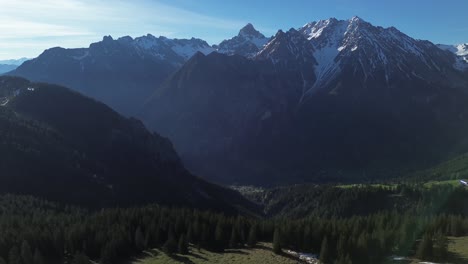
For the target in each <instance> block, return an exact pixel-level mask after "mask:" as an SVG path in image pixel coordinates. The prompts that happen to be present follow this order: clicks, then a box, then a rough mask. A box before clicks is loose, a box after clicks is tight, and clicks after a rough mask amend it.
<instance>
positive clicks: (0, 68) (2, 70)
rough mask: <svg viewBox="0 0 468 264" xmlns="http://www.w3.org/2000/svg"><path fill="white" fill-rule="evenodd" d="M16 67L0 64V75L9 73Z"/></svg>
mask: <svg viewBox="0 0 468 264" xmlns="http://www.w3.org/2000/svg"><path fill="white" fill-rule="evenodd" d="M17 67H18V66H16V65H11V64H0V74H3V73H6V72H10V71H12V70H14V69H16V68H17Z"/></svg>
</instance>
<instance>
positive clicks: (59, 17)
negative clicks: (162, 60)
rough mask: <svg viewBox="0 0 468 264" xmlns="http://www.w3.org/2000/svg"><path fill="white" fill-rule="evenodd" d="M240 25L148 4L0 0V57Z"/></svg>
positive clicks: (138, 0) (137, 0) (120, 0)
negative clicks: (104, 39)
mask: <svg viewBox="0 0 468 264" xmlns="http://www.w3.org/2000/svg"><path fill="white" fill-rule="evenodd" d="M243 24H244V22H243V21H234V20H227V19H223V18H218V17H213V16H208V15H204V14H199V13H196V12H192V11H189V10H184V9H181V8H178V7H174V6H170V5H167V4H163V3H161V2H158V1H149V0H148V1H147V0H135V1H123V0H113V1H112V0H15V1H11V0H0V43H1V44H0V56H1V57H0V59H1V58H5V57H7V58H10V57H12V58H13V57H22V56H36V55H38V54H39V53H40V52H41V51H42V49H43V48H44V46H45V45H48V47H52V46H64V45H72V46H73V45H76V46H85V45H87V44H89V42H87V43H86V41H89V40H90V39H100V38H101V37H102V36H103V35H109V34H110V35H112V36H117V37H118V36H123V35H131V36H139V35H143V34H146V33H152V34H155V35H166V36H171V37H192V36H187V34H188V33H187V32H190V30H189V29H190V28H199V29H200V28H202V29H206V30H207V31H208V30H210V29H214V30H226V31H232V30H237V29H239V28H240V27H241V26H243ZM70 37H73V39H71V38H70ZM40 38H42V39H41V41H39V40H38V39H40ZM44 39H46V40H44ZM26 40H27V42H28V43H24V44H23V45H19V46H24V47H29V48H28V49H25V50H24V52H23V53H21V54H19V53H18V52H21V50H19V46H18V44H19V43H21V42H25V41H26ZM35 44H37V45H36V46H37V48H34V47H35ZM9 50H10V51H11V52H9ZM9 53H10V54H11V55H8V54H9Z"/></svg>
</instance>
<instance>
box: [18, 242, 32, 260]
mask: <svg viewBox="0 0 468 264" xmlns="http://www.w3.org/2000/svg"><path fill="white" fill-rule="evenodd" d="M21 260H22V261H23V263H33V262H34V261H33V252H32V250H31V247H30V246H29V243H28V241H23V243H22V244H21Z"/></svg>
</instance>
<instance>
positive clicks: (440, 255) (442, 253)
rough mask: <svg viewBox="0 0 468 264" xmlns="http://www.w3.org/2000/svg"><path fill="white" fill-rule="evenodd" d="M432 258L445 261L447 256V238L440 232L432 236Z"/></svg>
mask: <svg viewBox="0 0 468 264" xmlns="http://www.w3.org/2000/svg"><path fill="white" fill-rule="evenodd" d="M433 254H434V259H435V260H437V261H445V260H446V259H447V256H448V240H447V237H446V236H445V235H443V234H442V233H437V234H436V235H435V236H434V247H433Z"/></svg>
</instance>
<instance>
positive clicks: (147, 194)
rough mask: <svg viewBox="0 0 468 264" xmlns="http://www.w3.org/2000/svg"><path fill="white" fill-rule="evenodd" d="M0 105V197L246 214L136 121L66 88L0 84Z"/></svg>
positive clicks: (0, 80) (233, 195)
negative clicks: (16, 195) (168, 206)
mask: <svg viewBox="0 0 468 264" xmlns="http://www.w3.org/2000/svg"><path fill="white" fill-rule="evenodd" d="M0 105H1V106H0V153H1V154H2V155H1V157H2V158H1V159H0V171H1V173H0V192H2V193H3V192H9V193H19V194H28V195H34V196H38V197H43V198H47V199H51V200H55V201H61V202H66V203H71V204H78V205H85V206H89V207H93V208H101V207H105V206H132V205H140V204H146V203H159V204H165V205H176V206H187V207H193V208H202V209H213V210H222V211H223V212H230V213H235V212H238V211H239V210H250V209H253V208H254V207H251V206H252V205H251V204H250V203H249V202H247V201H246V200H245V199H244V198H242V197H241V196H240V194H238V193H237V192H234V191H231V190H228V189H225V188H222V187H219V186H216V185H214V184H211V183H208V182H205V181H204V180H202V179H200V178H198V177H196V176H194V175H192V174H191V173H190V172H188V171H187V170H186V169H185V168H184V166H183V164H182V162H181V160H180V158H179V157H178V155H177V154H176V152H175V150H174V149H173V147H172V144H171V143H170V141H169V140H168V139H166V138H163V137H161V136H159V135H158V134H156V133H152V132H150V131H148V130H147V129H146V128H145V127H144V125H143V124H142V123H141V122H140V121H138V120H136V119H134V118H125V117H123V116H121V115H119V114H118V113H116V112H115V111H114V110H112V109H110V108H109V107H107V106H106V105H104V104H102V103H100V102H97V101H95V100H93V99H90V98H88V97H85V96H83V95H80V94H78V93H76V92H74V91H71V90H69V89H67V88H64V87H60V86H57V85H50V84H39V83H31V82H29V81H27V80H25V79H22V78H14V77H0ZM249 208H250V209H249Z"/></svg>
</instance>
